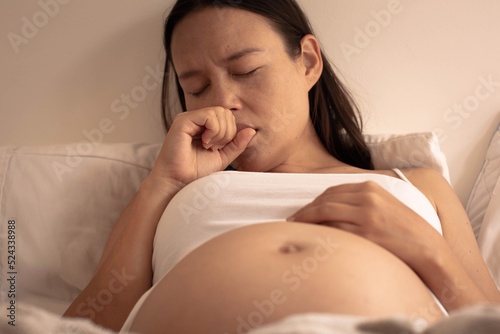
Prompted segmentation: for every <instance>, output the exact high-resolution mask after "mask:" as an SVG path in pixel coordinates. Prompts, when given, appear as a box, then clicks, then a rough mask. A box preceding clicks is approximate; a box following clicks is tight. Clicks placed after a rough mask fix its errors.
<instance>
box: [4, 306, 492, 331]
mask: <svg viewBox="0 0 500 334" xmlns="http://www.w3.org/2000/svg"><path fill="white" fill-rule="evenodd" d="M18 312H19V313H18V321H17V322H16V326H15V327H13V326H9V325H8V324H7V322H6V321H2V322H1V323H0V333H2V334H19V333H22V334H45V333H47V334H48V333H50V334H70V333H79V334H116V333H115V332H112V331H108V330H106V329H103V328H101V327H98V326H96V325H94V324H92V323H91V322H90V321H88V320H82V319H67V318H63V319H61V318H60V317H59V316H57V315H55V314H52V313H49V312H47V311H44V310H42V309H40V308H37V307H34V306H29V305H19V307H18ZM499 332H500V306H486V305H479V306H474V307H471V308H467V309H463V310H461V311H458V312H455V313H451V314H450V317H448V318H445V319H444V320H442V321H441V322H438V323H436V324H434V325H432V326H428V327H424V326H422V323H419V322H411V321H409V320H407V319H405V318H401V317H394V318H386V319H380V320H366V319H363V318H360V317H351V316H339V315H330V314H317V313H310V314H299V315H294V316H290V317H287V318H284V319H283V320H281V321H278V322H275V323H271V324H268V325H265V326H262V327H260V328H257V329H251V330H250V331H249V332H248V334H294V333H295V334H376V333H379V334H394V333H398V334H399V333H405V334H471V333H475V334H498V333H499ZM124 334H133V333H130V332H127V333H124Z"/></svg>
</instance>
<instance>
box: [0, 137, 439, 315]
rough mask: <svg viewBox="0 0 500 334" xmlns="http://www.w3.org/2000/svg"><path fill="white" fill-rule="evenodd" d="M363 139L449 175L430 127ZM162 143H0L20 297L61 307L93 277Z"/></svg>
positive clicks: (387, 162) (393, 163) (396, 158)
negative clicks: (13, 226) (121, 216)
mask: <svg viewBox="0 0 500 334" xmlns="http://www.w3.org/2000/svg"><path fill="white" fill-rule="evenodd" d="M367 140H368V142H369V145H370V147H371V149H372V150H373V153H374V159H375V165H376V166H377V167H378V168H405V167H412V166H414V167H430V168H436V169H437V170H438V171H440V172H442V173H443V174H444V175H445V176H446V175H447V170H448V169H447V165H446V161H445V159H444V156H443V154H442V152H441V151H440V150H439V145H438V142H437V138H436V137H435V136H434V135H432V134H430V133H422V134H411V135H401V136H375V135H371V136H367ZM159 149H160V145H145V144H100V145H95V146H93V145H92V144H90V143H85V142H82V143H79V144H74V145H54V146H47V147H17V148H13V147H7V148H3V149H0V187H1V188H0V208H1V210H0V221H1V222H2V223H1V224H0V235H3V236H6V235H7V234H6V233H7V228H8V224H5V222H7V221H8V220H9V219H15V226H16V249H17V258H16V259H17V263H16V266H17V267H16V269H17V271H18V277H17V288H18V292H19V294H18V296H20V297H19V298H22V301H23V302H26V303H31V304H34V305H36V306H40V307H43V308H45V309H48V310H50V311H53V312H55V313H61V312H63V311H64V309H65V308H66V307H67V306H68V305H69V303H70V302H71V301H72V300H73V299H74V298H75V297H76V295H77V294H78V293H80V291H81V290H82V289H83V288H84V287H85V286H86V284H87V283H88V281H89V280H90V279H91V277H92V275H93V273H94V271H95V269H96V266H97V264H98V260H99V258H100V255H101V252H102V250H103V247H104V245H105V242H106V240H107V238H108V235H109V233H110V231H111V230H112V228H113V225H114V223H115V222H116V220H117V219H118V217H119V215H120V213H121V212H122V210H123V209H124V207H125V206H126V205H127V203H128V202H129V201H130V199H131V198H132V196H133V195H134V193H135V192H136V191H137V189H138V188H139V185H140V183H141V181H142V180H143V179H144V178H145V177H146V176H147V175H148V174H149V172H150V169H151V168H152V166H153V164H154V161H155V159H156V157H157V154H158V152H159ZM2 245H4V246H2V247H4V249H2V251H1V254H6V243H2ZM5 260H6V258H5V256H4V257H3V258H2V261H5Z"/></svg>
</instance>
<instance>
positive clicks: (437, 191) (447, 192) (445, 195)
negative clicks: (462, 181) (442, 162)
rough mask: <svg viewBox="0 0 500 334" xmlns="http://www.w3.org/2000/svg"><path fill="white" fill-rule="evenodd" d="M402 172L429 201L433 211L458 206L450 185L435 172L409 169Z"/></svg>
mask: <svg viewBox="0 0 500 334" xmlns="http://www.w3.org/2000/svg"><path fill="white" fill-rule="evenodd" d="M402 172H403V174H405V176H406V177H407V178H408V180H410V182H411V183H412V184H413V185H414V186H415V187H417V188H418V189H419V190H420V191H421V192H422V193H423V194H424V195H425V196H426V197H427V198H428V199H429V200H430V202H431V203H432V205H433V206H434V208H435V209H438V208H439V207H440V206H441V207H442V206H443V205H447V206H448V205H450V204H452V203H454V204H455V205H456V204H458V202H459V200H458V197H457V196H456V194H455V191H454V190H453V188H452V187H451V185H450V183H449V182H448V181H447V180H446V179H445V178H444V177H443V175H441V174H440V173H439V172H437V171H436V170H434V169H431V168H411V169H403V170H402Z"/></svg>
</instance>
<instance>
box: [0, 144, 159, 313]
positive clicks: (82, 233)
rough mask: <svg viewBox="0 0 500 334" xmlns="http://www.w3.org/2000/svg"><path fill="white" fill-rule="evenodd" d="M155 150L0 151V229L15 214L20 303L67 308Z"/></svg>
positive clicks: (116, 147) (90, 147)
mask: <svg viewBox="0 0 500 334" xmlns="http://www.w3.org/2000/svg"><path fill="white" fill-rule="evenodd" d="M158 148H159V146H158V145H141V144H130V145H129V144H111V145H104V144H102V145H97V146H93V145H92V144H90V143H84V142H82V143H80V144H77V145H55V146H46V147H17V148H13V147H11V148H3V149H0V186H1V188H0V208H1V210H0V219H1V220H0V221H1V223H0V233H1V234H2V235H4V236H5V235H6V233H7V229H8V226H7V225H8V224H6V223H7V222H8V220H9V219H13V220H15V224H14V223H12V224H10V226H11V227H13V226H14V225H15V232H16V233H15V235H16V239H15V242H16V245H15V246H16V268H15V269H16V270H17V272H18V275H17V280H16V284H17V290H18V294H17V298H18V301H22V302H26V303H31V304H35V305H38V306H43V307H45V308H46V309H49V310H51V311H54V312H56V313H60V312H62V311H64V309H65V308H66V307H67V306H68V304H69V302H70V301H71V300H72V299H74V298H75V297H76V295H77V294H79V293H80V291H81V290H82V288H84V287H85V285H86V284H87V283H88V281H89V280H90V278H91V277H92V275H93V273H94V271H95V268H96V265H97V263H98V260H99V258H100V255H101V252H102V250H103V247H104V244H105V242H106V240H107V238H108V235H109V232H110V231H111V229H112V227H113V224H114V222H115V221H116V220H117V218H118V216H119V214H120V212H121V211H122V210H123V209H124V207H125V205H126V204H127V202H128V201H129V200H130V199H131V198H132V196H133V194H134V193H135V192H136V191H137V189H138V187H139V185H140V183H141V181H142V179H144V178H145V177H146V176H147V175H148V173H149V172H150V168H151V166H152V165H153V163H154V161H155V159H156V154H157V152H158ZM1 244H2V247H4V249H2V250H1V251H0V253H1V254H7V253H6V252H5V251H6V249H5V247H6V246H3V245H5V243H1ZM6 259H7V258H6V256H4V255H2V259H1V261H4V260H6ZM58 301H60V302H58Z"/></svg>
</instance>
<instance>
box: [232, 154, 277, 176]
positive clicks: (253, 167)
mask: <svg viewBox="0 0 500 334" xmlns="http://www.w3.org/2000/svg"><path fill="white" fill-rule="evenodd" d="M231 168H232V169H233V170H237V171H240V172H266V171H267V170H268V169H266V167H265V164H263V161H262V159H259V157H258V154H257V151H255V150H249V149H248V150H246V151H245V152H243V153H242V154H241V155H240V156H239V157H238V159H236V160H235V161H233V163H232V164H231Z"/></svg>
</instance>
